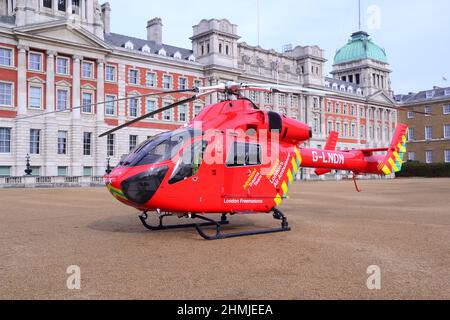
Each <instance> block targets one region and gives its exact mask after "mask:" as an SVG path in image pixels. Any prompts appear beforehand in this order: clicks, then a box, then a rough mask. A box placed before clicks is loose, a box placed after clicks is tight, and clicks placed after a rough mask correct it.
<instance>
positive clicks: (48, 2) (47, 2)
mask: <svg viewBox="0 0 450 320" xmlns="http://www.w3.org/2000/svg"><path fill="white" fill-rule="evenodd" d="M52 4H53V0H44V1H43V5H44V8H49V9H51V8H52V7H53V5H52Z"/></svg>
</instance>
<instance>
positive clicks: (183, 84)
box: [178, 78, 187, 90]
mask: <svg viewBox="0 0 450 320" xmlns="http://www.w3.org/2000/svg"><path fill="white" fill-rule="evenodd" d="M178 89H179V90H186V89H187V79H186V78H180V79H179V80H178Z"/></svg>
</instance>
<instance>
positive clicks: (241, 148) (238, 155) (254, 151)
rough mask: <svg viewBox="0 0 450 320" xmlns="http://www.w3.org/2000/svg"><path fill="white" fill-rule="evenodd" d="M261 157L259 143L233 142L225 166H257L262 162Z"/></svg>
mask: <svg viewBox="0 0 450 320" xmlns="http://www.w3.org/2000/svg"><path fill="white" fill-rule="evenodd" d="M261 159H262V156H261V146H260V145H259V144H252V143H242V142H234V143H233V145H232V146H231V148H230V150H229V153H228V157H227V167H244V166H257V165H260V164H261V163H262V160H261Z"/></svg>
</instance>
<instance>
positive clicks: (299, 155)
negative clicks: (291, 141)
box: [294, 147, 303, 164]
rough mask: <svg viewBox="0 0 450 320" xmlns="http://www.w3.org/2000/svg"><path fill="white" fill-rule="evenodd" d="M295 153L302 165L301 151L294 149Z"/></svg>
mask: <svg viewBox="0 0 450 320" xmlns="http://www.w3.org/2000/svg"><path fill="white" fill-rule="evenodd" d="M294 152H295V154H296V155H297V160H298V161H299V162H300V164H302V162H303V159H302V155H301V154H300V151H298V149H297V147H294Z"/></svg>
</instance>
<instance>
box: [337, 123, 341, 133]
mask: <svg viewBox="0 0 450 320" xmlns="http://www.w3.org/2000/svg"><path fill="white" fill-rule="evenodd" d="M336 131H337V133H339V134H342V132H341V123H340V122H336Z"/></svg>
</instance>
